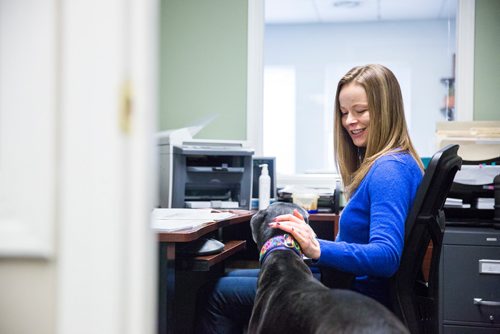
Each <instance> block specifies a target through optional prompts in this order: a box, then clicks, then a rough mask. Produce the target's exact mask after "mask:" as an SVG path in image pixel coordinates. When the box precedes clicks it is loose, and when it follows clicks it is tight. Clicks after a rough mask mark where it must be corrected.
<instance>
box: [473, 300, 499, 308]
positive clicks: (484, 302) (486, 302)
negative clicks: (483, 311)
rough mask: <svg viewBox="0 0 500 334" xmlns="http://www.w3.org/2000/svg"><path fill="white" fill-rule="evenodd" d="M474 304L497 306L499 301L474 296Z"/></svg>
mask: <svg viewBox="0 0 500 334" xmlns="http://www.w3.org/2000/svg"><path fill="white" fill-rule="evenodd" d="M474 305H480V306H481V305H484V306H495V307H499V306H500V302H495V301H492V300H483V299H482V298H474Z"/></svg>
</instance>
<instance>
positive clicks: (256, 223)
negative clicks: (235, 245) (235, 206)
mask: <svg viewBox="0 0 500 334" xmlns="http://www.w3.org/2000/svg"><path fill="white" fill-rule="evenodd" d="M266 216H267V210H259V211H258V212H257V213H256V214H254V215H253V216H252V219H251V220H250V228H251V229H252V239H253V241H254V242H255V243H256V244H257V245H259V244H260V242H262V240H258V237H259V235H261V234H262V233H261V226H262V224H264V222H265V221H266Z"/></svg>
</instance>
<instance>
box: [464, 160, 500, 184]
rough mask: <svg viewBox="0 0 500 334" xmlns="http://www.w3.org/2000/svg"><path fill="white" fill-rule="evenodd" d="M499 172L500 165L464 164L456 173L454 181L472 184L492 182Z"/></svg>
mask: <svg viewBox="0 0 500 334" xmlns="http://www.w3.org/2000/svg"><path fill="white" fill-rule="evenodd" d="M498 174H500V166H492V165H463V166H462V169H461V170H459V171H458V172H457V174H456V175H455V179H454V181H455V182H457V183H462V184H470V185H484V184H491V183H493V179H494V178H495V176H497V175H498Z"/></svg>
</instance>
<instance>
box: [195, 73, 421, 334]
mask: <svg viewBox="0 0 500 334" xmlns="http://www.w3.org/2000/svg"><path fill="white" fill-rule="evenodd" d="M334 112H335V116H334V117H335V128H334V132H335V157H336V161H337V163H338V167H339V172H340V175H341V178H342V181H343V184H344V193H345V195H346V198H347V199H348V203H347V205H346V206H345V208H344V210H343V211H342V214H341V218H340V222H339V233H338V235H337V238H336V240H335V241H328V240H319V239H317V238H316V234H315V233H314V231H313V230H312V228H311V227H310V226H309V225H307V224H306V223H305V222H304V220H303V219H302V217H301V216H300V214H298V213H297V212H295V213H294V214H293V215H283V216H279V217H277V218H276V219H275V222H274V223H272V224H271V226H272V227H274V228H279V229H281V230H284V231H286V232H289V233H291V234H292V235H293V236H294V238H295V239H296V240H297V241H298V242H299V244H300V246H301V248H302V251H303V253H304V254H305V255H306V256H307V257H309V258H311V259H313V260H314V261H315V262H316V263H317V264H318V265H320V266H327V267H332V268H336V269H338V270H342V271H345V272H349V273H352V274H354V275H355V280H354V283H353V286H352V288H353V289H354V290H356V291H359V292H361V293H363V294H365V295H368V296H370V297H372V298H374V299H376V300H378V301H379V302H381V303H382V304H384V305H387V306H388V305H389V300H388V278H389V277H390V276H392V275H393V274H394V273H395V272H396V271H397V269H398V267H399V260H400V257H401V253H402V250H403V242H404V223H405V220H406V216H407V214H408V212H409V210H410V207H411V205H412V203H413V200H414V197H415V194H416V192H417V188H418V186H419V184H420V181H421V180H422V175H423V166H422V163H421V161H420V159H419V157H418V155H417V153H416V151H415V149H414V148H413V145H412V143H411V140H410V137H409V135H408V130H407V127H406V122H405V116H404V108H403V100H402V96H401V89H400V87H399V84H398V81H397V79H396V77H395V76H394V74H393V73H392V72H391V71H390V70H389V69H387V68H386V67H384V66H382V65H373V64H372V65H366V66H359V67H355V68H353V69H351V70H350V71H349V72H348V73H347V74H346V75H345V76H344V77H343V78H342V79H341V80H340V82H339V84H338V87H337V92H336V97H335V111H334ZM256 286H257V277H256V274H255V272H253V273H245V274H241V273H237V274H233V275H232V276H229V277H223V278H221V279H220V280H219V281H218V282H217V283H216V284H215V286H214V287H213V289H212V290H209V292H208V297H207V301H206V302H203V303H202V304H200V309H201V310H203V311H202V314H203V315H202V316H201V317H200V319H199V328H200V329H202V328H203V330H202V331H201V332H213V333H231V332H238V331H240V328H241V326H244V324H245V321H246V320H247V319H249V317H250V312H251V309H252V304H253V298H254V296H255V290H256Z"/></svg>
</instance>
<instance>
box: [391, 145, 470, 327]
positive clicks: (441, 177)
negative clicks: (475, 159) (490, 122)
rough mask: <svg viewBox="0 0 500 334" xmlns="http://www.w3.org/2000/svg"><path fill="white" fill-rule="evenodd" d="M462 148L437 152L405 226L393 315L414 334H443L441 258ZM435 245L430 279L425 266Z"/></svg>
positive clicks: (394, 286) (393, 293) (393, 282)
mask: <svg viewBox="0 0 500 334" xmlns="http://www.w3.org/2000/svg"><path fill="white" fill-rule="evenodd" d="M457 151H458V145H448V146H446V147H444V148H442V149H440V150H439V151H437V152H436V153H435V154H434V156H433V157H432V159H431V161H430V162H429V165H428V167H427V168H426V170H425V174H424V177H423V179H422V183H421V184H420V187H419V188H418V191H417V194H416V196H415V200H414V202H413V206H412V208H411V210H410V212H409V214H408V217H407V219H406V223H405V245H404V249H403V254H402V257H401V263H400V267H399V269H398V271H397V273H396V274H395V275H394V276H393V277H392V279H391V297H392V302H393V305H392V306H393V311H394V313H395V314H396V315H397V316H398V317H399V318H400V319H401V321H402V322H403V323H404V324H405V325H406V326H407V327H408V329H409V330H410V332H411V333H412V334H415V333H438V332H439V316H438V310H439V303H438V294H439V293H438V287H439V275H438V274H439V257H440V254H441V246H442V240H443V232H444V225H445V217H444V213H443V206H444V202H445V201H446V196H447V194H448V191H449V190H450V188H451V185H452V183H453V179H454V177H455V174H456V173H457V171H458V170H459V169H460V168H461V166H462V158H460V157H459V156H458V155H457ZM431 242H432V256H431V263H430V270H429V273H428V279H427V280H425V279H424V275H423V272H422V265H423V262H424V257H425V254H426V252H427V249H428V247H429V245H430V243H431Z"/></svg>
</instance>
